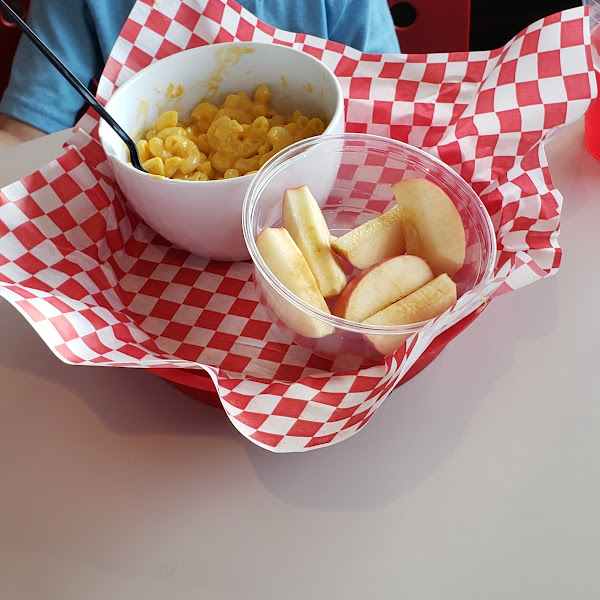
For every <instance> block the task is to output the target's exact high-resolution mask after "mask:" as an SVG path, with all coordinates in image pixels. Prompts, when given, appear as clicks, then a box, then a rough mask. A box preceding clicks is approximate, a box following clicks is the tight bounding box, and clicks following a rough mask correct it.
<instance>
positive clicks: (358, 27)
mask: <svg viewBox="0 0 600 600" xmlns="http://www.w3.org/2000/svg"><path fill="white" fill-rule="evenodd" d="M238 2H239V3H240V4H241V5H243V6H244V7H245V8H247V9H248V10H249V11H251V12H252V13H253V14H255V15H256V16H257V17H258V18H259V19H261V20H262V21H264V22H266V23H268V24H269V25H272V26H274V27H278V28H280V29H286V30H288V31H298V32H303V33H307V34H311V35H315V36H318V37H320V38H324V39H330V40H333V41H337V42H341V43H343V44H346V45H348V46H352V47H354V48H357V49H358V50H362V51H364V52H374V53H379V52H384V53H394V52H399V47H398V40H397V38H396V34H395V30H394V26H393V22H392V18H391V14H390V11H389V9H388V5H387V1H386V0H320V1H318V2H317V1H311V0H238ZM134 4H135V0H79V1H74V0H31V3H30V7H29V14H28V19H27V20H28V23H29V25H30V26H31V28H32V29H33V30H34V31H35V32H36V33H38V35H39V36H40V37H41V38H42V40H44V41H45V42H46V43H47V44H48V45H49V46H50V48H51V49H52V50H53V51H54V52H55V53H56V54H57V56H58V57H59V58H60V59H61V60H62V61H63V62H64V63H65V65H66V66H67V67H68V68H69V69H71V70H72V71H73V72H74V73H75V75H76V76H77V77H78V78H79V80H80V81H82V82H83V83H84V84H86V85H87V84H89V82H90V81H91V80H92V79H93V78H99V76H100V74H101V73H102V69H103V67H104V64H105V62H106V60H107V58H108V56H109V54H110V52H111V50H112V47H113V45H114V43H115V41H116V40H117V37H118V36H119V33H120V31H121V29H122V27H123V25H124V24H125V21H126V20H127V17H128V16H129V13H130V12H131V9H132V8H133V5H134ZM82 106H83V100H82V98H81V96H79V94H78V93H77V92H76V91H75V90H74V89H73V88H72V87H71V85H70V84H69V83H68V82H67V81H66V80H64V79H63V78H62V76H61V75H60V74H59V73H58V72H57V71H56V70H55V69H54V67H52V65H50V63H49V62H48V61H47V59H46V58H45V57H44V56H43V55H42V54H41V52H39V50H37V48H35V47H34V46H33V44H32V43H31V42H30V41H29V40H28V39H27V38H25V36H23V37H22V40H21V42H20V43H19V47H18V49H17V52H16V55H15V59H14V62H13V69H12V72H11V79H10V82H9V85H8V88H7V89H6V91H5V93H4V96H3V98H2V101H1V102H0V112H2V113H4V114H7V115H9V116H12V117H15V118H16V119H19V120H21V121H24V122H26V123H29V124H30V125H33V126H34V127H37V128H38V129H41V130H42V131H45V132H47V133H51V132H53V131H59V130H61V129H67V128H68V127H72V126H73V125H74V123H75V119H76V116H77V114H78V112H79V111H80V109H81V107H82Z"/></svg>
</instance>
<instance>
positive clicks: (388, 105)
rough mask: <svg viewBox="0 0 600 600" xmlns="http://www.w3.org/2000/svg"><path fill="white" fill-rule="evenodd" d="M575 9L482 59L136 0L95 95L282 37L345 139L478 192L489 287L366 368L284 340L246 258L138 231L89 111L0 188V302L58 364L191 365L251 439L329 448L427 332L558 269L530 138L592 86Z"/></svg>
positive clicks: (538, 141)
mask: <svg viewBox="0 0 600 600" xmlns="http://www.w3.org/2000/svg"><path fill="white" fill-rule="evenodd" d="M586 10H587V9H583V8H581V9H572V10H568V11H565V12H561V13H558V14H555V15H552V16H549V17H547V18H545V19H543V20H541V21H539V22H536V23H534V24H532V25H531V26H530V27H528V28H527V29H526V30H524V31H523V32H521V33H520V34H519V35H518V36H516V38H515V39H514V40H512V41H511V42H510V43H509V44H507V45H506V46H504V47H503V48H501V49H498V50H495V51H492V52H472V53H453V54H433V55H383V56H382V55H375V54H363V53H361V52H359V51H357V50H354V49H352V48H349V47H346V46H344V45H342V44H339V43H334V42H330V41H325V40H322V39H318V38H315V37H311V36H307V35H304V34H296V33H290V32H286V31H281V30H278V29H274V28H273V27H270V26H268V25H265V24H264V23H262V22H260V21H258V20H257V19H256V18H255V17H254V16H253V15H252V14H251V13H249V12H248V11H247V10H245V9H243V8H241V7H240V6H239V5H238V4H237V3H235V2H233V1H232V0H183V1H176V0H161V1H160V2H154V1H153V0H140V1H138V2H137V4H136V5H135V7H134V9H133V11H132V13H131V15H130V18H129V20H128V21H127V23H126V25H125V27H124V29H123V31H122V33H121V36H120V38H119V40H118V41H117V43H116V45H115V47H114V49H113V52H112V55H111V57H110V59H109V61H108V63H107V65H106V68H105V70H104V74H103V77H102V80H101V82H100V86H99V91H98V95H99V97H100V98H101V99H103V100H106V99H107V98H108V97H109V96H110V94H111V93H112V92H113V91H114V89H115V88H116V87H118V86H119V85H121V84H122V83H124V82H125V81H127V79H128V78H129V77H131V76H132V75H133V74H134V73H136V72H137V71H138V70H140V69H141V68H142V67H145V66H146V65H148V64H150V63H151V62H153V61H154V60H157V59H160V58H163V57H165V56H168V55H170V54H173V53H175V52H178V51H180V50H183V49H187V48H191V47H195V46H199V45H203V44H212V43H220V42H227V41H235V40H239V41H251V40H252V41H261V42H272V43H275V44H285V45H288V46H293V47H295V48H297V49H300V50H303V51H305V52H308V53H310V54H312V55H314V56H316V57H318V58H319V59H320V60H322V61H323V62H324V63H326V64H327V65H328V66H329V67H330V68H331V69H332V70H333V71H334V72H335V74H336V75H337V77H338V78H339V80H340V82H341V85H342V89H343V90H344V94H345V97H346V100H347V104H346V109H347V113H346V117H347V130H348V131H354V132H368V133H373V134H378V135H382V136H387V137H392V138H396V139H399V140H402V141H404V142H408V143H409V144H412V145H415V146H418V147H421V148H423V149H425V150H427V151H429V152H431V153H432V154H434V155H436V156H438V157H440V158H441V159H442V160H443V161H444V162H446V163H447V164H448V165H450V166H451V167H453V168H454V169H455V170H456V171H458V172H459V173H460V174H461V175H462V176H463V177H464V178H465V179H466V180H467V181H468V182H469V183H470V184H471V185H472V187H473V188H474V189H475V191H476V192H477V193H478V194H479V195H480V197H481V199H482V200H483V202H484V204H485V206H486V207H487V209H488V211H489V213H490V215H491V217H492V221H493V223H494V227H495V229H496V232H497V242H498V263H497V267H496V277H495V279H494V281H492V282H491V283H490V284H489V285H487V286H486V288H485V289H482V290H479V291H478V292H477V293H476V294H466V295H464V296H463V297H461V298H460V299H459V300H458V302H457V303H456V305H455V306H454V307H453V308H452V309H450V310H449V311H447V313H445V314H444V315H441V316H440V317H439V318H438V319H436V320H435V321H433V322H432V323H430V324H428V326H426V327H425V328H424V329H423V330H422V331H421V332H419V333H418V334H416V335H415V336H413V337H412V338H411V339H410V340H409V341H408V342H407V344H406V346H405V347H403V348H401V349H399V350H398V351H397V352H396V353H395V354H394V355H392V356H388V357H386V359H385V360H383V359H382V361H381V364H379V365H375V366H373V367H369V368H363V369H357V368H353V367H352V365H350V364H348V363H345V362H344V357H340V359H338V360H337V361H336V362H332V361H330V360H326V359H324V358H321V357H319V356H317V355H315V354H312V353H311V351H309V350H307V349H305V348H301V347H299V346H296V345H294V344H292V343H291V342H290V340H289V339H287V338H286V337H285V336H284V335H283V334H282V333H280V332H278V331H277V330H276V329H275V327H274V326H273V325H272V323H271V322H270V321H269V319H268V318H267V317H266V314H265V313H264V312H263V309H262V308H261V307H259V306H258V305H257V295H256V292H255V290H254V288H253V285H252V281H251V272H252V266H251V264H249V263H247V262H240V263H216V262H207V261H206V260H203V259H201V258H199V257H196V256H193V255H190V254H188V253H187V252H184V251H182V250H180V249H178V248H176V247H173V246H172V245H170V244H169V243H168V242H166V241H165V240H164V239H162V238H160V237H159V236H158V235H157V234H155V233H154V232H153V231H152V230H150V229H149V228H148V227H147V226H146V225H145V224H144V223H142V222H141V221H140V220H139V218H138V217H136V215H135V214H133V213H132V212H131V210H130V209H129V208H128V207H127V205H126V204H125V203H124V202H123V200H122V198H121V195H120V192H119V191H118V189H117V187H116V184H115V182H114V180H113V177H112V174H111V171H110V169H109V167H108V163H107V161H106V157H105V155H104V153H103V151H102V149H101V147H100V145H99V143H98V141H97V137H96V125H97V119H96V118H95V117H93V116H92V115H87V116H86V117H84V119H83V120H82V121H81V122H80V127H79V128H78V129H77V130H76V132H75V133H74V135H73V137H72V139H71V140H70V142H69V143H68V145H67V147H66V149H65V152H64V154H63V155H62V156H61V157H60V158H59V159H58V160H56V161H53V162H51V163H50V164H48V165H46V166H45V167H44V168H42V169H41V170H39V171H38V172H36V173H34V174H32V175H30V176H29V177H26V178H24V179H23V180H21V181H18V182H16V183H14V184H12V185H10V186H8V187H6V188H4V189H3V190H2V191H1V192H0V294H2V296H4V297H5V298H6V299H7V300H8V301H10V302H11V303H12V304H13V305H14V306H15V307H16V308H17V309H18V310H19V311H20V312H21V313H22V314H23V315H24V316H25V318H26V319H27V320H28V321H29V322H30V323H31V325H32V326H33V327H34V328H35V330H36V331H37V332H38V334H39V335H40V336H41V337H42V338H43V340H44V341H45V342H46V344H47V345H48V346H49V347H50V349H51V350H52V351H53V352H54V353H55V354H56V355H57V356H58V357H59V358H60V359H61V360H63V361H65V362H67V363H72V364H85V365H104V366H120V367H144V368H153V369H159V368H160V369H167V370H165V371H164V373H168V374H169V375H168V378H169V379H175V380H179V381H181V382H184V383H185V384H186V385H188V386H189V385H191V386H193V385H194V381H195V380H200V379H205V373H204V372H203V370H205V371H207V372H208V374H209V375H210V377H211V378H212V380H213V382H214V384H215V387H216V389H217V392H218V395H219V398H220V400H221V403H222V405H223V408H224V409H225V411H226V413H227V415H228V416H229V418H230V420H231V422H232V423H233V425H234V426H235V427H236V428H237V429H238V430H239V431H240V432H241V433H242V434H243V435H244V436H246V437H247V438H249V439H250V440H252V441H253V442H254V443H256V444H258V445H260V446H263V447H265V448H268V449H269V450H273V451H276V452H293V451H303V450H308V449H312V448H317V447H323V446H327V445H330V444H334V443H337V442H340V441H342V440H344V439H346V438H348V437H350V436H351V435H353V434H354V433H356V432H357V431H358V430H359V429H360V428H361V427H363V426H364V425H365V424H366V423H367V421H368V420H369V419H370V417H371V416H372V415H373V414H374V412H375V411H376V410H377V408H378V407H379V406H380V405H381V403H382V402H383V400H384V399H385V398H386V397H387V395H388V394H389V393H390V392H391V391H392V389H393V388H394V387H395V386H396V385H398V383H399V382H400V381H401V380H402V378H403V377H404V376H405V375H406V373H407V371H408V370H409V369H410V367H411V366H412V365H414V364H415V361H416V360H417V359H418V358H419V357H420V356H422V355H423V353H424V352H425V351H426V350H427V349H428V347H429V346H430V344H432V342H433V340H434V339H435V338H436V336H439V334H440V333H442V332H443V331H446V330H447V329H448V328H449V327H450V326H452V325H453V324H456V323H458V322H460V321H461V320H462V319H464V318H465V316H466V315H469V314H473V313H474V311H478V310H481V308H482V306H483V305H485V303H486V302H487V300H488V299H489V298H490V297H493V296H495V295H499V294H501V293H504V292H507V291H510V290H515V289H517V288H519V287H522V286H524V285H527V284H529V283H532V282H534V281H537V280H539V279H541V278H543V277H545V276H548V275H551V274H554V273H555V272H556V271H557V269H558V266H559V263H560V252H561V251H560V248H559V246H558V243H557V237H558V231H559V221H560V211H561V203H562V198H561V196H560V194H559V193H558V191H557V190H556V189H554V187H553V185H552V181H551V178H550V173H549V170H548V166H547V162H546V156H545V154H544V142H545V141H546V140H548V139H549V137H550V136H551V135H552V134H553V133H554V132H555V131H556V130H557V129H558V128H560V127H561V126H563V125H565V124H568V123H571V122H573V121H575V120H576V119H578V118H580V117H581V116H582V115H583V114H584V112H585V111H586V109H587V107H588V106H589V104H590V100H591V99H592V98H593V97H594V96H595V94H596V83H595V79H594V77H593V70H592V62H591V51H590V46H589V33H588V21H587V13H586ZM465 322H466V321H465ZM178 373H179V374H181V377H179V378H178V377H177V374H178Z"/></svg>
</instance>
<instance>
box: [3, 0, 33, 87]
mask: <svg viewBox="0 0 600 600" xmlns="http://www.w3.org/2000/svg"><path fill="white" fill-rule="evenodd" d="M9 4H10V5H11V7H12V8H13V10H15V12H17V13H18V14H20V15H21V17H22V18H25V16H26V15H27V9H28V8H29V0H18V1H17V0H10V1H9ZM20 37H21V30H20V29H19V28H18V27H17V25H15V24H14V23H9V22H8V21H6V20H5V19H4V16H3V15H2V13H1V12H0V52H1V53H2V60H1V61H0V98H1V97H2V94H3V93H4V90H5V89H6V86H7V85H8V78H9V77H10V68H11V65H12V59H13V57H14V55H15V52H16V50H17V45H18V43H19V39H20Z"/></svg>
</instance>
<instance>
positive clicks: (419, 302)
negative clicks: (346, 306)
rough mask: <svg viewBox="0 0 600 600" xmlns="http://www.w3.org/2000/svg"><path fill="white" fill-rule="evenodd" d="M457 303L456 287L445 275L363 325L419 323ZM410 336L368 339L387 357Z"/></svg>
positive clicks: (391, 305) (385, 309)
mask: <svg viewBox="0 0 600 600" xmlns="http://www.w3.org/2000/svg"><path fill="white" fill-rule="evenodd" d="M455 302H456V284H455V283H454V281H452V279H450V277H448V275H446V273H442V274H441V275H438V276H437V277H436V278H435V279H433V280H431V281H430V282H429V283H426V284H425V285H424V286H423V287H420V288H419V289H418V290H416V291H414V292H413V293H412V294H409V295H408V296H405V297H404V298H402V299H401V300H398V301H397V302H394V304H390V306H388V307H387V308H384V309H383V310H380V311H379V312H378V313H375V314H374V315H373V316H371V317H369V318H368V319H365V320H364V321H363V323H369V324H371V325H408V324H410V323H420V322H421V321H428V320H429V319H433V318H434V317H437V316H438V315H441V314H442V313H443V312H444V311H445V310H446V309H447V308H450V306H452V305H453V304H454V303H455ZM410 335H411V334H399V335H368V336H367V338H368V339H369V340H370V342H371V343H372V344H373V346H375V348H376V349H377V350H378V351H379V352H381V354H384V355H387V354H390V352H393V351H394V350H397V349H398V348H400V346H402V344H403V343H404V342H405V341H406V339H407V338H408V337H409V336H410Z"/></svg>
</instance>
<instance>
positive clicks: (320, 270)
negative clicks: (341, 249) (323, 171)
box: [282, 185, 346, 298]
mask: <svg viewBox="0 0 600 600" xmlns="http://www.w3.org/2000/svg"><path fill="white" fill-rule="evenodd" d="M282 224H283V227H285V229H287V230H288V231H289V232H290V235H291V236H292V239H293V240H294V241H295V242H296V244H297V246H298V248H300V251H301V252H302V254H303V255H304V258H305V259H306V262H307V263H308V266H309V267H310V270H311V271H312V273H313V275H314V277H315V279H316V281H317V285H318V286H319V289H320V290H321V294H322V295H323V297H324V298H331V297H332V296H337V295H338V294H339V293H340V292H341V291H342V290H343V289H344V287H345V286H346V274H345V272H344V269H343V268H342V265H341V264H340V261H339V259H338V257H337V256H336V255H335V253H334V252H333V251H332V249H331V246H330V238H331V235H330V233H329V228H328V227H327V223H326V222H325V218H324V217H323V213H322V212H321V208H320V207H319V205H318V204H317V201H316V200H315V198H314V196H313V195H312V193H311V192H310V190H309V189H308V187H307V186H306V185H302V186H300V187H297V188H293V189H289V190H287V191H286V192H285V194H284V197H283V223H282Z"/></svg>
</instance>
